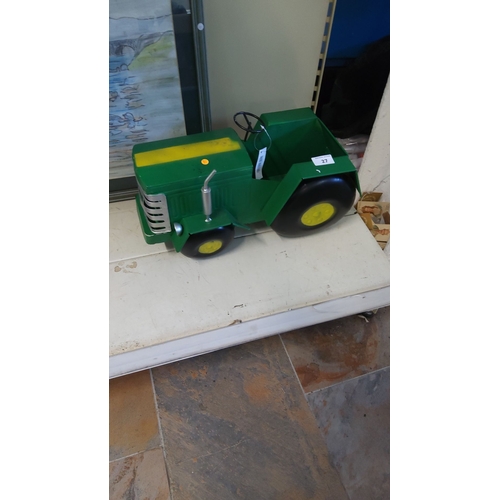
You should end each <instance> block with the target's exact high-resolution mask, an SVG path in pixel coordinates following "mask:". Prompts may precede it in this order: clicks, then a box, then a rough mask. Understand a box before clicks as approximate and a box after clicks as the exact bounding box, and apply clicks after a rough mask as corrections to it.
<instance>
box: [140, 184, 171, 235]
mask: <svg viewBox="0 0 500 500" xmlns="http://www.w3.org/2000/svg"><path fill="white" fill-rule="evenodd" d="M139 195H140V200H141V206H142V209H143V210H144V214H145V215H146V220H147V222H148V226H149V229H151V232H152V233H154V234H164V233H170V232H171V231H172V228H171V227H170V216H169V213H168V206H167V197H166V196H165V195H164V194H163V193H160V194H146V193H144V191H143V190H142V189H141V188H140V187H139Z"/></svg>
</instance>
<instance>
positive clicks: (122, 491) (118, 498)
mask: <svg viewBox="0 0 500 500" xmlns="http://www.w3.org/2000/svg"><path fill="white" fill-rule="evenodd" d="M169 498H170V495H169V491H168V478H167V471H166V469H165V461H164V459H163V452H162V450H161V449H159V448H157V449H155V450H149V451H146V452H144V453H138V454H136V455H132V456H131V457H127V458H122V459H120V460H116V461H114V462H111V463H110V464H109V500H132V499H137V500H168V499H169Z"/></svg>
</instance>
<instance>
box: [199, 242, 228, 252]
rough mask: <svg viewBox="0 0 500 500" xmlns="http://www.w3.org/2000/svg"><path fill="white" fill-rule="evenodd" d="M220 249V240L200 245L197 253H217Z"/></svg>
mask: <svg viewBox="0 0 500 500" xmlns="http://www.w3.org/2000/svg"><path fill="white" fill-rule="evenodd" d="M221 248H222V241H221V240H210V241H206V242H205V243H203V244H202V245H200V247H199V248H198V252H200V253H203V254H208V253H215V252H217V250H220V249H221Z"/></svg>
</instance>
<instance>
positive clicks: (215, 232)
mask: <svg viewBox="0 0 500 500" xmlns="http://www.w3.org/2000/svg"><path fill="white" fill-rule="evenodd" d="M233 238H234V226H223V227H217V228H215V229H210V230H209V231H204V232H203V233H196V234H192V235H191V236H189V238H188V240H187V241H186V243H185V245H184V246H183V247H182V250H181V253H182V254H183V255H185V256H186V257H198V258H206V257H211V256H212V255H215V254H218V253H220V252H222V250H224V249H225V248H226V247H227V246H228V245H229V244H230V243H231V241H233Z"/></svg>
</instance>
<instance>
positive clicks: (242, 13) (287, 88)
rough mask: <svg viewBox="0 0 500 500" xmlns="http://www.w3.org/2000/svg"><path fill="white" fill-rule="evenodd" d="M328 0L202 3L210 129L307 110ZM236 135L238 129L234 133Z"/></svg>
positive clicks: (227, 0) (221, 0) (312, 90)
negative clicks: (238, 118)
mask: <svg viewBox="0 0 500 500" xmlns="http://www.w3.org/2000/svg"><path fill="white" fill-rule="evenodd" d="M328 4H329V0H314V1H305V0H272V1H269V0H205V1H204V2H203V12H204V18H205V38H206V46H207V66H208V77H209V87H210V107H211V114H212V128H213V129H218V128H223V127H227V126H233V128H234V124H233V120H232V117H233V115H234V114H235V113H236V112H238V111H249V112H251V113H254V114H256V115H259V114H261V113H264V112H270V111H280V110H283V109H292V108H300V107H309V106H311V101H312V97H313V92H314V83H315V80H316V74H317V70H318V61H319V56H320V52H321V44H322V40H323V36H324V29H325V22H326V16H327V11H328ZM236 130H238V131H239V132H241V131H240V130H239V129H237V128H236Z"/></svg>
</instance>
